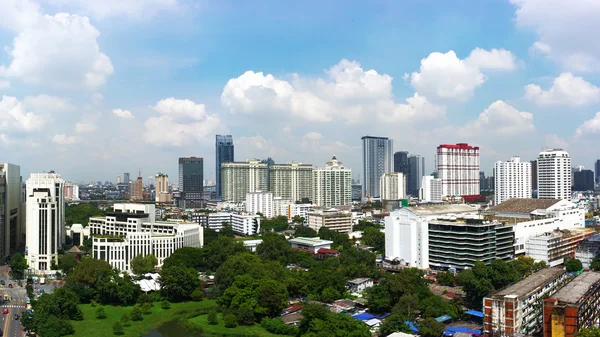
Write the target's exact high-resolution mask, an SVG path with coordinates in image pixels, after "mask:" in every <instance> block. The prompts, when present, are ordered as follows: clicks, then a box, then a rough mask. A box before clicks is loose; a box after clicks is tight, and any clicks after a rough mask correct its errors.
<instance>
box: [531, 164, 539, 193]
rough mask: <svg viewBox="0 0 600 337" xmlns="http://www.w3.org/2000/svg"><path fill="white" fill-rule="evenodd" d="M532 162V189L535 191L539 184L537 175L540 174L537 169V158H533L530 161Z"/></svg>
mask: <svg viewBox="0 0 600 337" xmlns="http://www.w3.org/2000/svg"><path fill="white" fill-rule="evenodd" d="M530 163H531V189H532V190H533V191H537V189H538V185H537V180H538V178H537V175H538V170H537V160H532V161H530Z"/></svg>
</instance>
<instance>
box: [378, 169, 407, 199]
mask: <svg viewBox="0 0 600 337" xmlns="http://www.w3.org/2000/svg"><path fill="white" fill-rule="evenodd" d="M380 180H381V181H380V182H379V186H380V188H381V193H380V195H381V200H400V199H405V198H406V176H405V175H404V174H403V173H400V172H394V173H384V174H383V175H381V179H380Z"/></svg>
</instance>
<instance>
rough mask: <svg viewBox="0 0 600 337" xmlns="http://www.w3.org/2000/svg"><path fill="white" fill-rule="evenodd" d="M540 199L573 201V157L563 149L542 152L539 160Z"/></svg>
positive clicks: (538, 182) (538, 183) (538, 184)
mask: <svg viewBox="0 0 600 337" xmlns="http://www.w3.org/2000/svg"><path fill="white" fill-rule="evenodd" d="M537 187H538V194H537V195H538V198H539V199H567V200H570V199H571V157H570V156H569V153H567V152H566V151H564V150H561V149H549V150H546V151H542V152H540V154H539V156H538V159H537Z"/></svg>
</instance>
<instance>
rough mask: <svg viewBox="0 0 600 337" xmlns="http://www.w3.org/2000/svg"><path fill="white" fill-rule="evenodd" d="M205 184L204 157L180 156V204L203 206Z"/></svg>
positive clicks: (183, 205) (182, 205)
mask: <svg viewBox="0 0 600 337" xmlns="http://www.w3.org/2000/svg"><path fill="white" fill-rule="evenodd" d="M203 184H204V159H202V158H199V157H183V158H179V198H180V199H179V206H181V207H201V205H202V191H203V187H204V186H203Z"/></svg>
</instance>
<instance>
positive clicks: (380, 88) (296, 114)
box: [221, 59, 439, 123]
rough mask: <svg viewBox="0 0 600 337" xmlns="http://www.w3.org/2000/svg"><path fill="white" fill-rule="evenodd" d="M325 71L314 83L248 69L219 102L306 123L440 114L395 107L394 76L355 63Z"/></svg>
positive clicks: (246, 111) (247, 111)
mask: <svg viewBox="0 0 600 337" xmlns="http://www.w3.org/2000/svg"><path fill="white" fill-rule="evenodd" d="M325 73H326V75H327V78H317V79H311V78H304V77H301V76H300V75H298V74H294V75H293V76H292V78H291V80H289V81H288V80H284V79H278V78H275V77H274V76H273V75H271V74H266V75H265V74H263V73H262V72H254V71H247V72H245V73H244V74H242V75H241V76H239V77H237V78H233V79H230V80H229V81H228V82H227V84H226V85H225V87H224V88H223V93H222V94H221V102H222V103H223V105H225V106H226V107H227V108H229V109H230V111H231V112H233V113H239V114H273V115H277V116H280V117H282V118H286V117H287V118H293V119H297V120H304V121H308V122H331V121H338V120H343V121H346V122H347V123H358V122H359V121H360V120H361V118H363V117H366V116H369V117H370V116H372V114H373V112H379V113H380V114H381V115H382V116H383V115H393V116H394V117H395V119H396V120H403V121H409V120H410V118H416V119H421V118H430V117H431V116H432V115H435V116H436V117H437V116H438V112H439V109H436V110H435V111H433V112H432V111H423V110H424V109H421V110H420V111H417V110H418V109H412V108H410V107H407V105H406V104H397V103H396V102H395V101H394V98H393V95H392V80H393V79H392V77H391V76H389V75H386V74H379V73H378V72H377V71H375V70H372V69H371V70H364V69H363V68H362V67H361V65H360V63H358V62H356V61H349V60H345V59H344V60H342V61H340V62H339V63H338V64H336V65H334V66H333V67H331V68H330V69H328V70H327V71H326V72H325ZM412 99H419V98H418V96H415V97H413V98H409V99H408V100H407V101H408V105H410V104H411V102H412ZM420 101H421V102H420V104H421V107H423V108H429V107H432V106H430V105H426V104H424V101H426V100H425V98H420ZM415 103H417V102H415ZM415 112H416V113H415Z"/></svg>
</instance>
